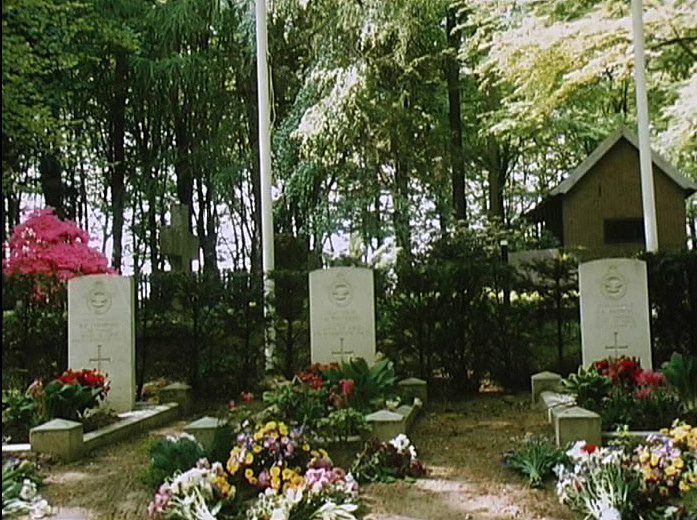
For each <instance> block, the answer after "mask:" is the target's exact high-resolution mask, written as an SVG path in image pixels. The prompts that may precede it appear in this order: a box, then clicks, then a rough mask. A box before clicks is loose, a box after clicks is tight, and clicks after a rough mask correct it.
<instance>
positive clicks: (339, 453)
mask: <svg viewBox="0 0 697 520" xmlns="http://www.w3.org/2000/svg"><path fill="white" fill-rule="evenodd" d="M397 386H398V388H399V389H400V390H402V391H403V392H404V393H405V394H407V396H409V397H411V398H413V399H414V400H413V402H412V404H410V405H407V404H404V405H401V406H399V407H398V408H396V409H395V410H387V409H383V410H378V411H377V412H373V413H371V414H367V415H366V416H365V418H366V421H368V423H369V424H370V426H371V427H372V435H373V436H375V437H377V438H378V439H379V440H380V441H381V442H387V441H389V440H391V439H393V438H395V437H396V436H397V435H399V434H405V435H408V434H409V433H410V432H411V431H412V427H413V425H414V422H415V421H416V418H417V417H418V415H419V413H420V412H421V410H422V408H423V405H424V404H425V403H426V402H427V401H428V390H427V386H426V381H423V380H422V379H417V378H415V377H411V378H407V379H404V380H402V381H399V382H398V383H397ZM260 413H263V411H262V412H260ZM223 424H224V422H223V421H222V420H221V419H218V418H216V417H210V416H205V417H201V418H200V419H197V420H195V421H193V422H190V423H189V424H187V425H186V426H185V427H184V431H185V432H186V433H189V434H191V435H193V436H194V437H195V438H196V440H197V441H199V442H200V443H201V444H202V445H203V447H204V448H209V447H210V446H211V445H212V444H213V439H214V438H215V432H216V430H217V429H218V428H219V427H220V426H222V425H223ZM364 440H365V439H364V438H362V437H360V436H358V435H353V436H350V437H349V438H348V439H346V440H345V441H344V440H342V441H335V442H332V441H329V442H328V451H329V452H330V453H331V454H332V458H334V459H336V461H341V460H353V456H355V454H356V453H358V451H359V450H360V449H361V446H362V443H363V441H364Z"/></svg>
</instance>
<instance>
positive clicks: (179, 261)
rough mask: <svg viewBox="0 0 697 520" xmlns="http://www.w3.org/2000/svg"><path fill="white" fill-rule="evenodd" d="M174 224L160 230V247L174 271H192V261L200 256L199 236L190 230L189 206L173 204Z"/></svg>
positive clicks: (171, 211)
mask: <svg viewBox="0 0 697 520" xmlns="http://www.w3.org/2000/svg"><path fill="white" fill-rule="evenodd" d="M170 213H171V217H172V224H171V225H169V226H164V227H163V228H162V231H160V249H161V250H162V253H163V254H164V255H166V256H167V258H168V260H169V263H170V264H171V265H172V271H175V272H177V273H181V272H184V273H190V272H191V261H192V260H194V259H197V258H198V248H199V243H198V237H196V236H195V235H193V234H192V233H191V232H190V231H189V207H188V206H187V205H186V204H172V207H171V208H170Z"/></svg>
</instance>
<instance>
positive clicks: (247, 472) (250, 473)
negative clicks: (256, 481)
mask: <svg viewBox="0 0 697 520" xmlns="http://www.w3.org/2000/svg"><path fill="white" fill-rule="evenodd" d="M244 476H245V478H246V479H247V480H249V479H250V478H252V477H253V476H254V470H253V469H252V468H247V469H246V470H244Z"/></svg>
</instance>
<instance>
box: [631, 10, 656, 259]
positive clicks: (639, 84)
mask: <svg viewBox="0 0 697 520" xmlns="http://www.w3.org/2000/svg"><path fill="white" fill-rule="evenodd" d="M631 4H632V35H633V40H634V89H635V91H636V106H637V124H638V127H639V128H638V130H639V131H638V132H637V133H638V134H639V164H640V167H641V200H642V205H643V208H644V236H645V239H646V251H648V252H656V251H658V230H657V225H656V198H655V195H654V183H653V171H652V170H653V168H652V166H653V163H652V160H651V142H650V137H649V105H648V99H647V95H646V69H645V67H644V62H645V56H644V21H643V6H642V2H641V0H631Z"/></svg>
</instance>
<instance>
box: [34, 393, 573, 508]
mask: <svg viewBox="0 0 697 520" xmlns="http://www.w3.org/2000/svg"><path fill="white" fill-rule="evenodd" d="M528 399H529V396H528V395H521V396H519V397H515V398H510V397H509V398H506V399H503V398H502V397H501V396H484V397H480V398H477V399H475V400H469V401H466V402H462V403H448V404H438V403H436V404H429V405H428V406H427V408H426V409H425V410H424V411H423V412H422V415H421V417H420V418H419V419H418V421H417V422H416V424H415V427H414V431H413V432H412V434H411V436H410V437H411V439H412V441H413V443H414V445H415V446H416V447H417V449H418V451H419V458H420V459H421V460H422V462H423V463H424V464H425V466H426V467H427V468H428V470H429V473H428V475H427V477H426V478H424V479H420V480H418V481H416V482H415V483H397V484H373V485H369V486H366V487H364V488H363V496H364V500H365V504H366V505H367V507H368V514H367V515H366V520H383V519H387V518H393V519H394V518H400V519H405V518H409V519H423V520H455V519H457V520H511V519H516V520H578V519H579V518H580V517H578V516H575V515H574V514H572V513H570V512H569V511H568V510H567V509H566V508H565V507H562V506H561V505H559V504H558V502H557V499H556V496H555V495H554V492H553V490H552V486H551V484H550V485H549V486H548V487H547V488H545V489H542V490H532V489H530V488H528V487H527V486H526V484H525V482H524V480H523V479H522V478H521V477H519V476H518V475H516V474H514V473H513V472H511V471H510V470H509V469H507V468H505V467H504V466H503V465H502V463H501V457H502V455H503V453H504V452H505V451H506V450H507V449H508V448H510V447H511V446H512V445H513V442H514V439H515V438H516V437H519V436H521V435H523V434H524V433H525V432H529V431H530V432H546V433H551V429H550V427H549V426H548V425H547V423H546V422H545V420H544V417H543V414H542V413H541V412H540V411H538V410H531V409H530V406H529V404H528ZM185 424H186V422H185V421H180V422H177V423H175V424H172V425H170V426H168V427H167V428H165V429H161V430H157V431H154V432H150V433H149V434H146V435H144V436H141V437H137V438H134V439H132V440H130V441H128V442H123V443H119V444H117V445H114V446H109V447H106V448H102V449H99V450H97V451H95V452H93V453H91V454H90V455H89V456H88V457H86V458H83V459H82V460H80V461H77V462H73V463H68V464H63V463H52V464H46V465H44V467H43V473H44V475H45V480H44V484H45V485H44V486H43V487H42V489H41V494H42V495H43V496H44V498H46V499H47V500H48V501H49V503H50V504H51V505H53V506H56V508H57V510H58V511H57V514H56V517H55V518H56V520H58V519H59V520H140V519H145V518H147V504H148V502H149V501H150V499H151V497H152V491H151V490H150V489H148V488H147V487H146V486H145V485H144V484H142V483H141V482H140V480H139V475H141V473H142V471H143V469H144V468H145V467H146V466H147V464H148V460H147V456H146V454H145V451H144V449H143V443H144V441H145V440H147V436H148V435H150V436H152V435H163V434H168V433H173V432H177V431H181V429H182V428H183V427H184V425H185Z"/></svg>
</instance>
